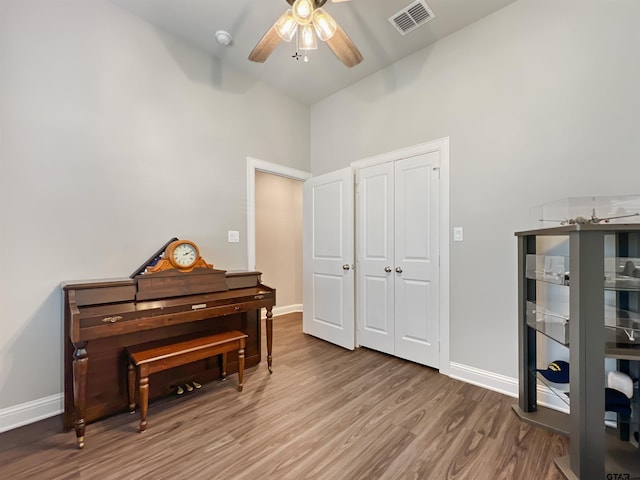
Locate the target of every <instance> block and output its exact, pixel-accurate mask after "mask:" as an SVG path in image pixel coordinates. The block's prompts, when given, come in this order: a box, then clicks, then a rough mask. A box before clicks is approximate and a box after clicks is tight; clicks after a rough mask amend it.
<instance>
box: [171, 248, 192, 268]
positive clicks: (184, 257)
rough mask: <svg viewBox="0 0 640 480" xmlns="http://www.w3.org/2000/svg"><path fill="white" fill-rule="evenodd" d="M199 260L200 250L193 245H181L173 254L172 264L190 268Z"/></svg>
mask: <svg viewBox="0 0 640 480" xmlns="http://www.w3.org/2000/svg"><path fill="white" fill-rule="evenodd" d="M197 259H198V250H197V249H196V247H195V246H194V245H192V244H191V243H179V244H178V245H176V247H175V248H174V249H173V252H172V253H171V259H170V260H171V263H173V264H174V265H175V266H176V267H178V268H180V267H183V268H185V267H190V266H191V265H193V264H194V263H195V262H196V260H197Z"/></svg>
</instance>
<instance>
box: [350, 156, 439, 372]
mask: <svg viewBox="0 0 640 480" xmlns="http://www.w3.org/2000/svg"><path fill="white" fill-rule="evenodd" d="M438 161H439V155H438V153H437V152H434V153H429V154H423V155H419V156H416V157H411V158H407V159H402V160H396V161H395V162H387V163H384V164H379V165H375V166H371V167H366V168H362V169H360V171H359V175H358V196H357V198H358V201H357V212H358V228H357V251H358V262H359V263H358V268H359V271H358V272H357V274H358V275H357V278H358V288H357V291H358V308H357V312H358V325H359V332H358V333H359V344H360V345H361V346H364V347H369V348H372V349H374V350H378V351H381V352H385V353H389V354H392V355H396V356H398V357H401V358H405V359H407V360H411V361H414V362H417V363H421V364H424V365H429V366H432V367H435V368H438V367H439V305H438V301H439V285H438V281H439V245H438V234H439V232H438V224H439V218H438V211H439V210H438V209H439V205H438V201H439V189H438V187H439V171H438V169H439V164H438Z"/></svg>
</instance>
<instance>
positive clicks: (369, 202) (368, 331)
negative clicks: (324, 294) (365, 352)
mask: <svg viewBox="0 0 640 480" xmlns="http://www.w3.org/2000/svg"><path fill="white" fill-rule="evenodd" d="M357 198H358V202H357V209H358V226H357V230H356V232H357V234H356V235H357V238H358V241H357V249H358V260H359V263H358V271H357V272H356V273H357V275H358V288H357V291H358V308H357V312H358V325H359V327H360V329H359V332H358V333H359V337H358V340H359V343H360V345H362V346H363V347H369V348H373V349H374V350H378V351H380V352H385V353H390V354H393V353H394V331H395V326H394V305H393V296H394V286H393V283H394V282H393V281H394V278H393V277H394V275H395V273H394V268H395V263H394V260H393V235H394V212H393V163H382V164H380V165H374V166H372V167H367V168H362V169H361V170H360V171H359V175H358V195H357Z"/></svg>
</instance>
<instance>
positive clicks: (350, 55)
mask: <svg viewBox="0 0 640 480" xmlns="http://www.w3.org/2000/svg"><path fill="white" fill-rule="evenodd" d="M337 27H338V28H337V29H336V33H334V34H333V37H331V38H330V39H329V40H327V45H329V48H330V49H331V50H333V53H335V54H336V57H338V60H340V61H341V62H342V63H344V64H345V65H346V66H347V67H349V68H351V67H355V66H356V65H358V64H359V63H360V62H361V61H362V60H364V58H363V57H362V54H361V53H360V50H358V47H356V46H355V45H354V43H353V42H352V41H351V39H350V38H349V36H348V35H347V34H346V33H344V30H342V28H340V25H338V26H337Z"/></svg>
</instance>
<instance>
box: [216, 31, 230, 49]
mask: <svg viewBox="0 0 640 480" xmlns="http://www.w3.org/2000/svg"><path fill="white" fill-rule="evenodd" d="M232 40H233V37H232V36H231V34H230V33H229V32H227V31H226V30H218V31H217V32H216V41H217V42H218V43H219V44H220V45H222V46H223V47H227V46H229V44H230V43H231V41H232Z"/></svg>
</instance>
